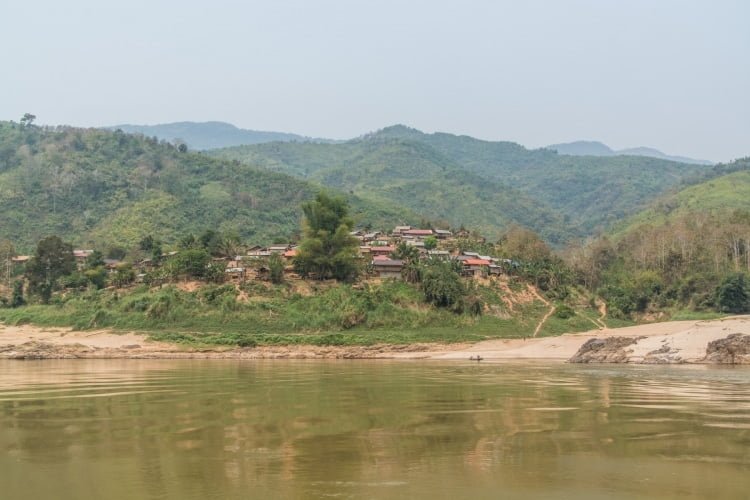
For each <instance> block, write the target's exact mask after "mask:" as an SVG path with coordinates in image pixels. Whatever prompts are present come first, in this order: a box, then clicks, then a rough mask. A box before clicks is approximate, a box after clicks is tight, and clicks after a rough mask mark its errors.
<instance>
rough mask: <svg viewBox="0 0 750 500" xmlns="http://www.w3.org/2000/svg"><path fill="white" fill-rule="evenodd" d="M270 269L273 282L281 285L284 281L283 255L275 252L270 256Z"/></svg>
mask: <svg viewBox="0 0 750 500" xmlns="http://www.w3.org/2000/svg"><path fill="white" fill-rule="evenodd" d="M268 269H269V271H270V274H271V282H272V283H274V284H275V285H280V284H281V283H283V282H284V259H282V257H281V255H279V254H277V253H274V254H271V257H269V258H268Z"/></svg>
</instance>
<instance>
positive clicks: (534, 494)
mask: <svg viewBox="0 0 750 500" xmlns="http://www.w3.org/2000/svg"><path fill="white" fill-rule="evenodd" d="M748 496H750V369H748V368H722V367H705V366H629V365H628V366H585V365H561V364H552V363H546V364H545V363H530V362H523V363H521V362H506V363H498V364H490V363H473V364H472V363H469V362H468V361H467V362H423V361H384V360H378V361H278V360H277V361H231V360H202V361H201V360H195V361H191V360H60V361H25V362H21V361H0V498H2V499H4V500H17V499H18V500H25V499H34V500H39V499H71V500H72V499H75V500H80V499H114V500H118V499H135V498H138V499H214V498H215V499H231V498H258V499H267V498H368V499H369V498H383V499H386V498H387V499H391V498H445V499H456V498H480V499H484V498H575V499H589V498H591V499H594V498H603V497H607V498H645V497H648V498H678V497H679V498H716V499H719V498H748Z"/></svg>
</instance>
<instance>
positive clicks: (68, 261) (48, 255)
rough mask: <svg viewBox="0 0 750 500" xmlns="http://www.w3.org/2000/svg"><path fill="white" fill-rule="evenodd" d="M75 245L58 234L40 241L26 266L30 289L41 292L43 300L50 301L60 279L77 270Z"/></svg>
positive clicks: (37, 292) (32, 291)
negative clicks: (65, 241)
mask: <svg viewBox="0 0 750 500" xmlns="http://www.w3.org/2000/svg"><path fill="white" fill-rule="evenodd" d="M75 268H76V263H75V258H74V257H73V246H72V245H71V244H69V243H64V242H63V241H62V240H61V239H60V238H59V237H57V236H49V237H47V238H45V239H43V240H41V241H40V242H39V244H38V245H37V247H36V253H35V254H34V257H33V258H32V259H31V260H30V261H29V263H28V265H27V266H26V278H27V279H28V280H29V291H30V292H31V293H36V294H39V296H40V297H41V299H42V302H44V303H45V304H46V303H47V302H49V299H50V297H51V296H52V291H53V290H54V289H55V288H56V287H57V283H58V280H59V279H60V278H61V277H62V276H65V275H67V274H70V273H72V272H73V271H75Z"/></svg>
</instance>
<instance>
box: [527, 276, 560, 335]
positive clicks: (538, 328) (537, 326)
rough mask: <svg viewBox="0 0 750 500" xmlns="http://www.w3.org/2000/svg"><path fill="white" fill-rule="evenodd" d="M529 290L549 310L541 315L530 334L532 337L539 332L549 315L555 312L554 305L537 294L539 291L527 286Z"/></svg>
mask: <svg viewBox="0 0 750 500" xmlns="http://www.w3.org/2000/svg"><path fill="white" fill-rule="evenodd" d="M529 290H530V291H531V293H532V294H534V297H536V298H537V300H540V301H542V302H543V303H544V305H546V306H547V307H549V311H547V314H545V315H544V316H543V317H542V320H541V321H540V322H539V324H538V325H536V328H534V334H533V335H532V337H536V336H537V335H538V334H539V332H540V331H541V329H542V327H543V326H544V324H545V323H546V322H547V320H548V319H549V317H550V316H552V313H554V312H555V306H553V305H552V304H550V303H549V301H548V300H547V299H545V298H544V297H542V296H541V295H539V292H537V291H536V289H534V288H531V287H529Z"/></svg>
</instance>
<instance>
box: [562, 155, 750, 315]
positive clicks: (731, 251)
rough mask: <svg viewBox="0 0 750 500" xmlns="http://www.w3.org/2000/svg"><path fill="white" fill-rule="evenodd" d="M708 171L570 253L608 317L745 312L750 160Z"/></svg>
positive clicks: (749, 305) (748, 306)
mask: <svg viewBox="0 0 750 500" xmlns="http://www.w3.org/2000/svg"><path fill="white" fill-rule="evenodd" d="M726 172H730V173H726ZM712 173H713V174H714V175H716V177H710V176H709V175H705V176H704V179H702V180H700V181H699V182H695V183H693V184H691V185H687V186H684V187H682V189H679V190H675V191H674V192H673V193H670V194H668V195H665V196H663V197H662V198H660V199H659V200H657V201H655V202H654V203H653V204H652V206H651V207H649V208H648V209H647V210H644V211H642V212H640V213H638V214H636V215H634V216H632V217H631V218H629V219H628V220H626V221H624V222H623V223H622V224H620V225H619V226H617V227H616V228H615V229H614V230H613V231H612V232H610V233H609V236H608V237H603V238H600V239H598V240H595V241H593V242H591V243H590V244H588V245H586V246H584V247H583V248H580V249H578V250H576V251H574V252H573V253H572V254H571V255H570V256H569V257H570V262H571V263H572V265H573V267H574V268H575V270H576V274H577V276H578V277H579V278H580V280H581V282H582V284H584V285H585V286H587V287H589V288H590V289H591V290H592V291H596V292H597V293H599V294H600V295H601V296H602V297H603V298H604V299H605V300H606V301H607V302H608V304H609V306H610V311H612V313H613V314H620V315H626V316H627V315H630V314H633V313H644V314H660V313H662V312H664V311H668V310H670V309H677V310H679V309H682V308H686V307H687V308H690V309H693V310H697V311H720V312H733V313H739V312H748V311H750V301H748V300H747V294H748V293H750V287H748V286H747V285H745V282H746V281H747V276H748V275H750V159H748V158H746V159H743V160H738V161H735V162H733V163H730V164H728V165H717V167H716V168H714V169H712ZM705 177H708V178H707V179H706V178H705ZM748 283H750V281H748Z"/></svg>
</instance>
